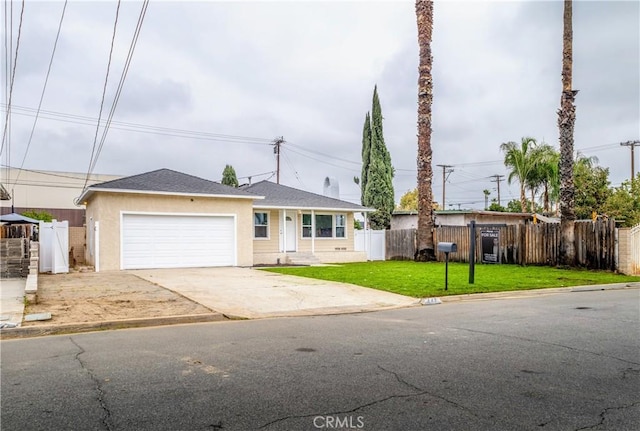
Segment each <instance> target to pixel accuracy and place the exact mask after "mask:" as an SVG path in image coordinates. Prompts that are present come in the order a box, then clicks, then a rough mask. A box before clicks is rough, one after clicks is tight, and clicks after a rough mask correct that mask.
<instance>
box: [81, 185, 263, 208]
mask: <svg viewBox="0 0 640 431" xmlns="http://www.w3.org/2000/svg"><path fill="white" fill-rule="evenodd" d="M95 192H105V193H129V194H142V195H161V196H193V197H201V198H223V199H251V200H260V199H264V196H258V195H253V196H247V195H225V194H209V193H184V192H166V191H156V190H131V189H110V188H94V187H89V188H88V189H86V190H85V191H84V192H83V193H82V194H81V195H80V197H79V198H78V202H77V203H76V205H84V202H85V201H86V199H88V198H89V196H91V195H92V194H93V193H95Z"/></svg>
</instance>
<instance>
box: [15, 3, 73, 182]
mask: <svg viewBox="0 0 640 431" xmlns="http://www.w3.org/2000/svg"><path fill="white" fill-rule="evenodd" d="M66 10H67V0H65V2H64V6H63V7H62V14H61V15H60V23H59V24H58V33H57V34H56V40H55V41H54V42H53V51H52V52H51V59H50V60H49V67H48V68H47V76H46V77H45V78H44V85H43V87H42V93H41V94H40V102H39V103H38V110H37V111H36V118H35V120H33V127H32V128H31V134H30V135H29V141H28V142H27V148H25V150H24V156H23V157H22V163H21V164H20V168H19V170H18V174H17V175H16V179H15V181H14V184H15V183H16V182H18V178H20V172H21V171H22V168H23V167H24V162H25V161H26V160H27V154H29V147H31V141H32V139H33V133H34V131H35V130H36V124H37V123H38V116H39V115H40V108H42V101H43V100H44V93H45V91H46V90H47V83H48V82H49V74H50V73H51V66H52V65H53V58H54V57H55V55H56V48H57V46H58V39H59V38H60V30H62V22H63V21H64V13H65V11H66Z"/></svg>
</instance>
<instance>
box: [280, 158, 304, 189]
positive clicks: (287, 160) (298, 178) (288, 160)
mask: <svg viewBox="0 0 640 431" xmlns="http://www.w3.org/2000/svg"><path fill="white" fill-rule="evenodd" d="M283 155H284V160H285V162H286V163H287V164H288V165H289V167H290V168H291V170H292V171H293V174H294V175H295V177H296V179H297V180H298V182H299V183H300V185H301V186H302V187H303V188H305V189H306V188H307V186H306V185H305V184H304V181H302V179H301V178H300V175H298V171H296V168H295V167H294V166H293V163H292V162H291V160H290V159H289V156H287V153H283Z"/></svg>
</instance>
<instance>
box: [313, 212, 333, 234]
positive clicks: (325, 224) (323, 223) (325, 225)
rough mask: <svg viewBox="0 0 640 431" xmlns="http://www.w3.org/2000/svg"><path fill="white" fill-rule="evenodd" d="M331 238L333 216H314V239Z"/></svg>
mask: <svg viewBox="0 0 640 431" xmlns="http://www.w3.org/2000/svg"><path fill="white" fill-rule="evenodd" d="M332 237H333V216H330V215H325V214H316V238H332Z"/></svg>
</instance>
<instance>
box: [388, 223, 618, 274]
mask: <svg viewBox="0 0 640 431" xmlns="http://www.w3.org/2000/svg"><path fill="white" fill-rule="evenodd" d="M483 229H485V228H484V227H482V226H476V232H475V234H476V254H475V260H476V262H481V261H482V247H481V244H482V242H481V232H482V230H483ZM491 229H496V230H498V231H499V232H500V240H499V250H498V252H499V253H498V254H499V260H500V262H502V263H513V264H519V265H551V266H555V265H557V264H558V251H559V247H560V224H558V223H538V224H532V223H527V224H518V225H509V226H502V227H492V228H491ZM433 239H434V245H437V243H438V242H455V243H456V244H457V245H458V252H457V253H452V254H450V256H449V260H450V261H452V262H469V249H470V238H469V227H468V226H439V227H437V228H436V229H435V230H434V238H433ZM615 243H616V241H615V222H614V221H613V220H598V221H596V222H592V221H579V222H576V225H575V244H576V263H577V265H578V266H584V267H587V268H592V269H608V270H615V269H616V263H615V246H616V244H615ZM386 247H387V248H386V256H387V259H389V260H403V259H405V260H406V259H413V257H414V254H415V252H416V247H417V244H416V229H401V230H390V231H387V239H386ZM436 258H437V260H438V261H444V253H436Z"/></svg>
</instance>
